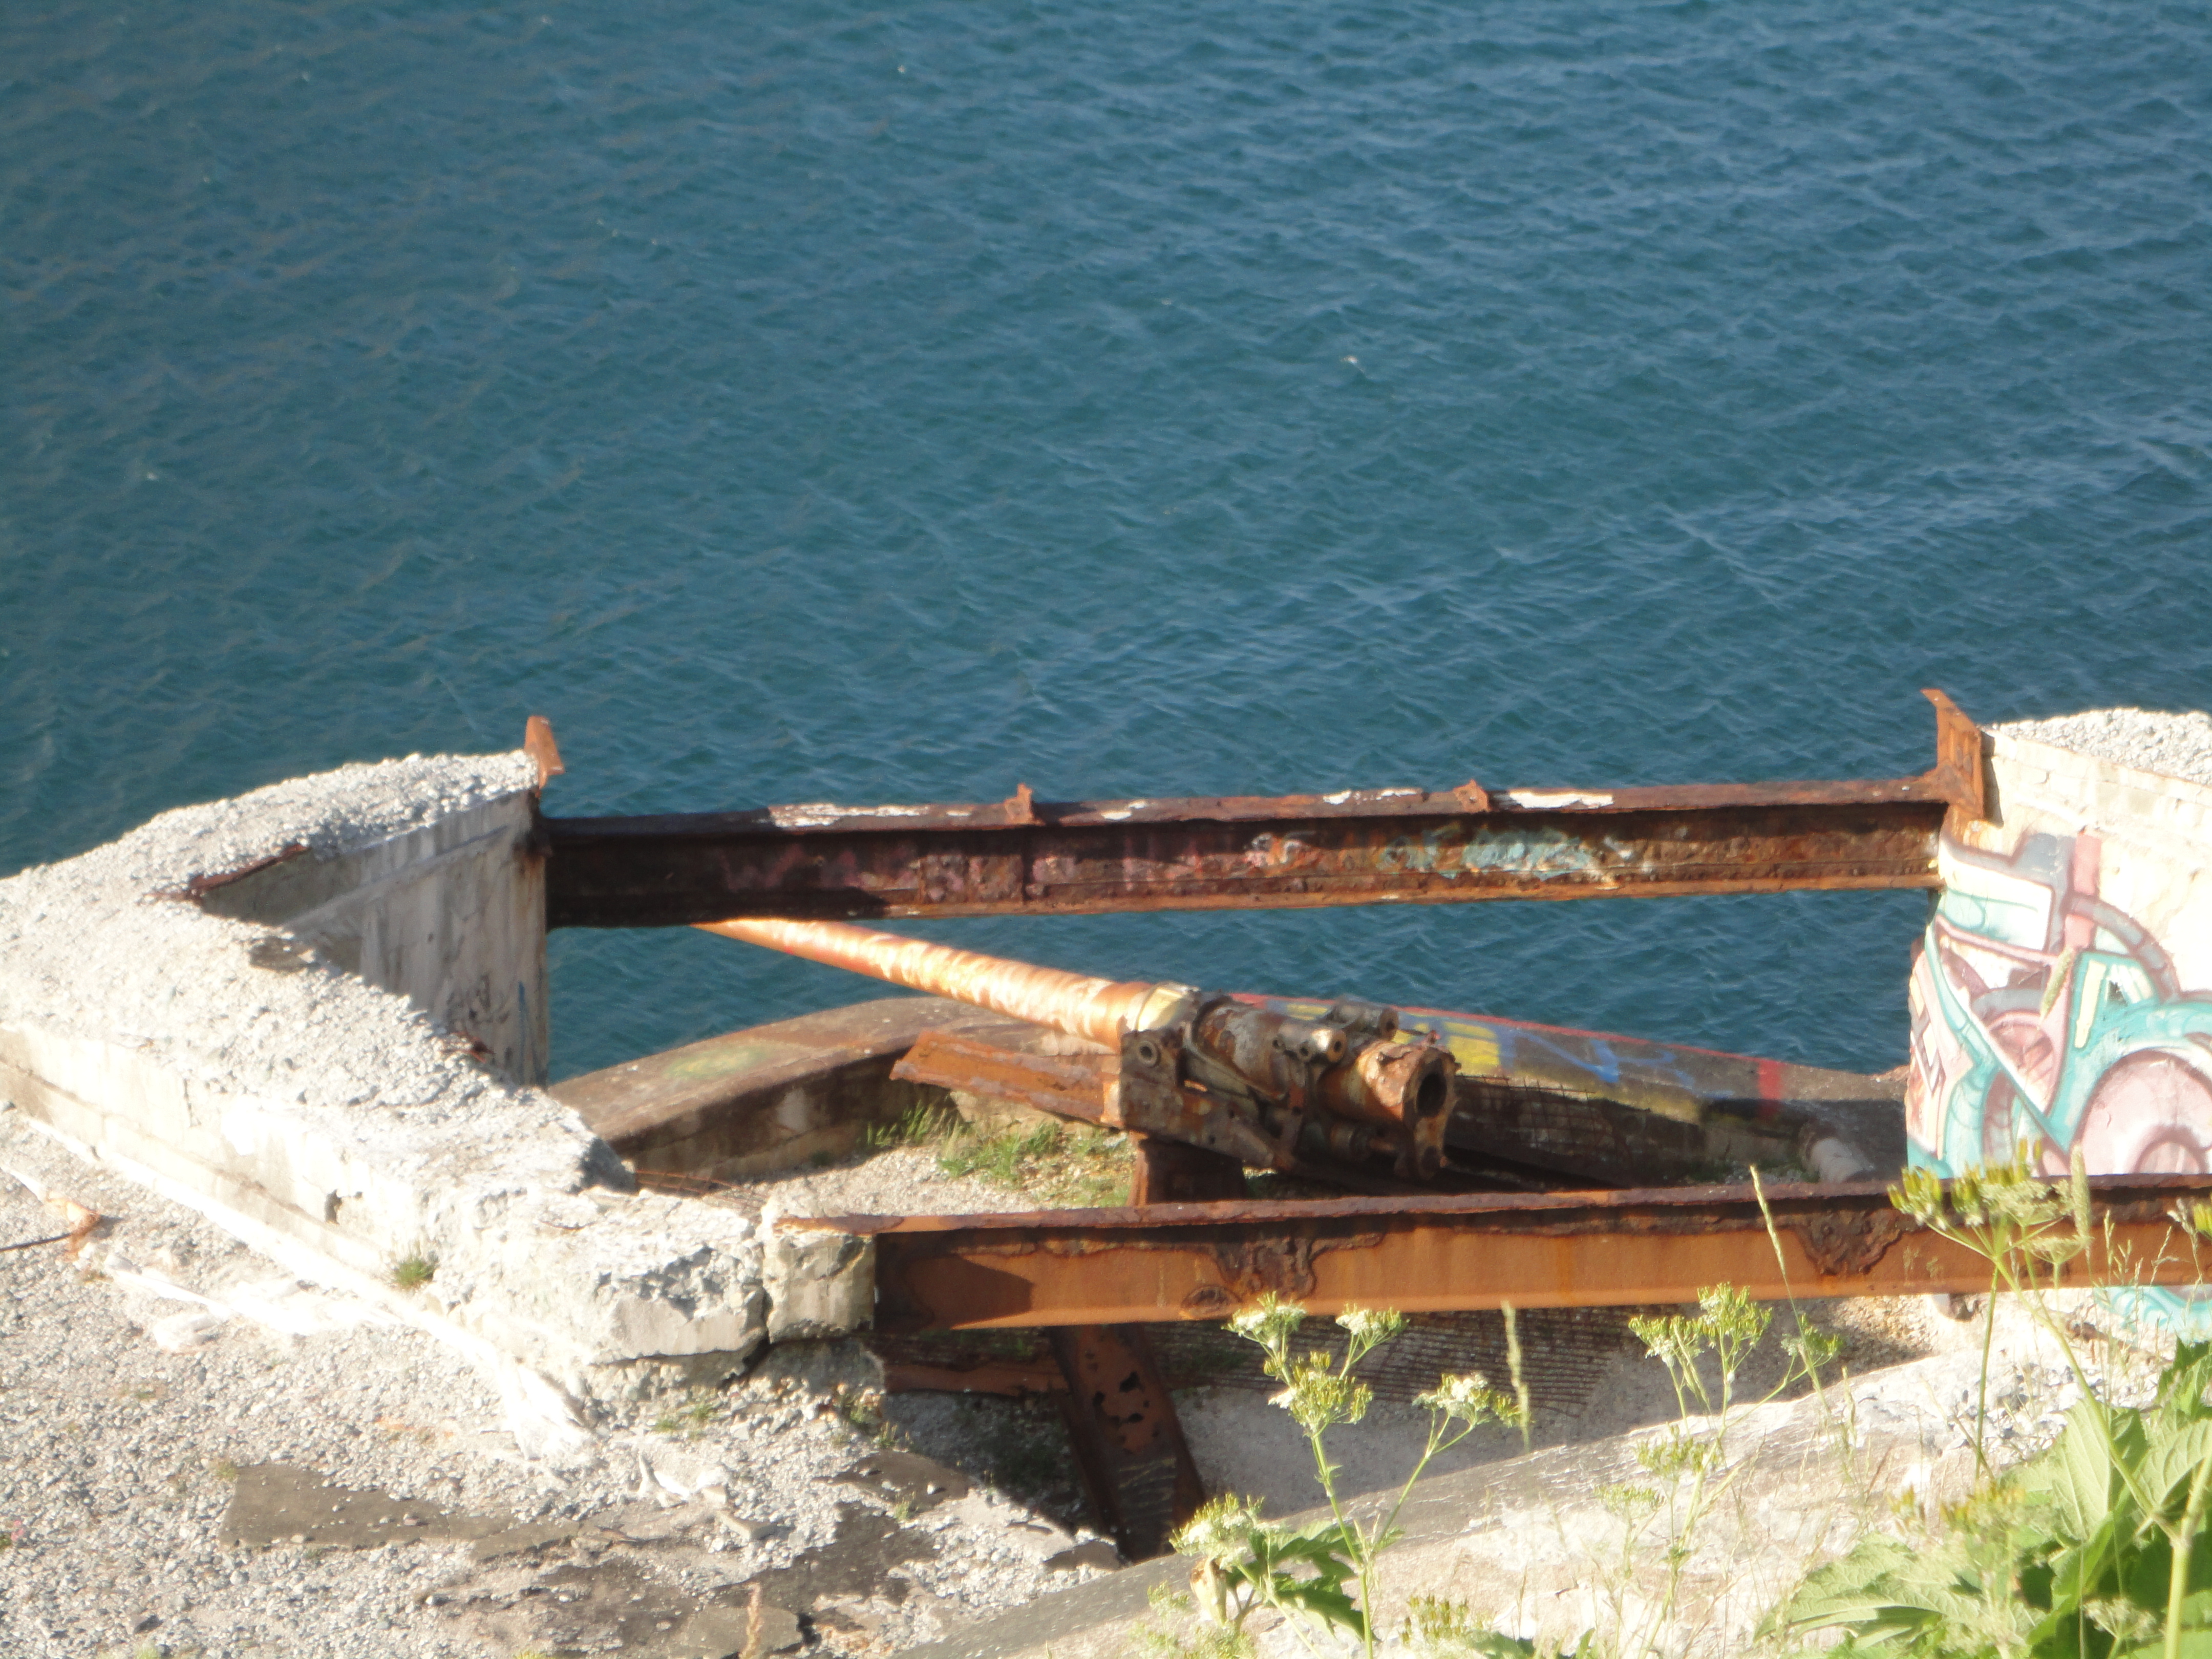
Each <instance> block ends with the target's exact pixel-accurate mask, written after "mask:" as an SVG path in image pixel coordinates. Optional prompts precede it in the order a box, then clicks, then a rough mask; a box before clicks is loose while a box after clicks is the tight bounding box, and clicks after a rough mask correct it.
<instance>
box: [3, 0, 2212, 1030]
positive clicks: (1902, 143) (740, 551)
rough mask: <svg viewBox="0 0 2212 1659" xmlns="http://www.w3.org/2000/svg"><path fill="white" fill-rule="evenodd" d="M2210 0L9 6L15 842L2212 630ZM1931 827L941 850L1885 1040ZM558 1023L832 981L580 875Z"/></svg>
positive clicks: (2093, 672) (618, 805)
mask: <svg viewBox="0 0 2212 1659" xmlns="http://www.w3.org/2000/svg"><path fill="white" fill-rule="evenodd" d="M2208 115H2212V13H2208V10H2207V9H2206V8H2205V7H2204V6H2202V5H2169V6H2160V5H2153V4H2142V3H2130V4H2124V5H2123V4H2097V3H2065V4H2037V3H2026V0H2003V3H1959V4H1948V3H1920V4H1914V3H1905V0H1883V3H1879V4H1877V3H1854V0H1763V3H1760V4H1758V5H1748V4H1742V5H1719V4H1702V3H1686V4H1656V3H1619V4H1593V3H1575V0H1562V3H1528V0H1513V3H1505V0H1491V3H1472V4H1464V5H1449V6H1432V5H1420V4H1378V3H1370V0H1347V3H1344V4H1340V5H1334V6H1327V7H1322V6H1313V5H1307V4H1267V3H1260V4H1255V3H1239V4H1234V5H1231V4H1188V3H1184V4H1174V5H1170V4H1164V3H1157V0H1126V3H1122V4H1119V5H1115V6H1097V5H1072V4H1054V3H1030V4H1018V3H998V4H985V3H969V0H963V3H959V4H921V5H915V6H908V7H899V8H891V9H877V8H871V7H862V6H860V5H856V4H836V5H809V4H778V5H773V6H770V5H759V4H750V5H748V4H739V5H728V4H713V5H710V4H704V3H696V0H638V3H624V4H622V5H613V4H601V5H583V4H573V3H556V0H532V3H530V4H527V5H522V6H508V7H500V8H481V7H475V6H463V5H430V4H423V3H396V4H381V5H366V4H359V5H356V4H329V3H322V0H300V3H289V4H282V5H280V4H276V3H254V0H202V3H196V4H194V5H191V6H180V5H153V4H146V3H109V4H100V5H81V6H67V7H63V6H36V5H9V6H6V7H0V872H4V871H7V870H12V869H14V868H15V867H18V866H21V865H23V864H25V863H28V862H33V861H40V860H51V859H54V858H58V857H63V856H65V855H68V854H72V853H75V852H77V851H80V850H82V849H83V848H86V847H88V846H90V845H93V844H94V843H96V842H100V841H101V840H104V839H106V838H108V837H110V836H114V835H116V834H118V833H120V832H121V831H123V830H124V829H127V828H129V827H130V826H131V825H132V824H133V823H137V822H139V821H141V820H143V818H145V817H148V816H149V815H150V814H152V813H153V812H155V811H159V810H161V809H162V808H164V807H167V806H170V805H178V804H180V803H182V802H185V801H190V800H196V799H207V798H210V797H214V796H219V795H223V794H228V793H235V792H238V791H241V790H245V789H247V788H251V787H254V786H255V785H258V784H261V783H264V782H267V781H270V780H273V779H276V778H279V777H283V776H287V775H294V774H298V773H302V772H307V771H311V770H314V769H322V768H326V767H330V766H332V765H335V764H337V763H341V762H343V761H347V760H352V759H364V758H374V757H383V756H388V755H399V754H405V753H408V752H410V751H414V750H491V749H500V748H507V747H511V746H513V745H514V744H516V743H517V742H518V741H519V740H520V735H521V732H522V726H523V722H524V720H525V717H526V715H528V714H532V713H533V712H538V713H544V714H548V715H550V717H551V718H552V720H553V721H554V723H555V726H556V731H557V732H558V733H559V736H560V740H561V744H562V750H563V751H564V753H565V755H566V757H567V759H568V774H567V775H566V776H564V777H562V778H561V779H559V780H558V781H556V783H555V784H554V785H553V787H552V788H551V789H550V792H549V793H548V795H547V798H546V805H547V809H548V810H549V811H553V812H556V813H598V812H635V811H678V810H705V809H714V808H731V807H743V806H751V805H763V804H767V803H770V802H781V801H793V800H823V799H836V800H843V801H850V802H877V801H901V800H917V799H951V800H961V799H983V800H991V799H1000V798H1001V797H1003V796H1005V795H1006V794H1008V793H1011V792H1012V789H1013V788H1014V787H1015V786H1016V785H1017V784H1018V783H1024V782H1026V783H1028V784H1030V786H1031V787H1033V788H1034V789H1035V790H1036V793H1037V794H1038V795H1039V796H1041V797H1043V798H1046V799H1067V798H1074V797H1106V796H1117V795H1147V796H1158V795H1165V794H1175V793H1226V792H1238V793H1254V792H1275V791H1290V790H1305V789H1331V788H1338V787H1346V786H1352V785H1364V786H1383V785H1399V784H1420V785H1426V786H1431V787H1448V786H1450V785H1454V784H1456V783H1459V782H1461V781H1464V780H1466V779H1468V778H1469V777H1474V778H1478V779H1480V780H1481V781H1483V782H1484V783H1486V784H1488V785H1491V786H1493V787H1496V786H1510V785H1515V784H1530V785H1553V786H1559V785H1568V786H1586V787H1587V786H1602V785H1607V784H1631V783H1650V782H1664V781H1735V780H1754V779H1762V778H1774V777H1850V776H1869V775H1872V776H1882V775H1896V774H1901V773H1906V772H1913V771H1917V770H1920V769H1923V768H1925V767H1926V766H1927V765H1929V763H1930V762H1931V760H1932V731H1933V723H1932V718H1931V716H1930V714H1929V711H1928V709H1927V708H1926V706H1925V705H1924V704H1923V702H1921V701H1920V699H1919V697H1918V696H1917V689H1918V688H1919V687H1921V686H1923V685H1931V684H1933V685H1941V686H1943V687H1945V688H1947V689H1948V690H1950V691H1951V692H1952V693H1953V694H1954V696H1957V697H1958V698H1959V700H1960V702H1961V703H1962V704H1963V705H1964V706H1965V708H1966V709H1967V710H1968V711H1969V712H1970V713H1971V714H1974V715H1975V716H1977V717H1978V718H1980V719H1982V720H1999V719H2003V718H2008V717H2014V716H2020V715H2029V714H2047V713H2052V712H2057V711H2063V710H2069V709H2075V708H2084V707H2093V706H2099V705H2103V704H2111V703H2141V704H2147V705H2151V706H2164V707H2203V706H2204V704H2205V703H2206V702H2208V701H2212V689H2208V684H2207V677H2206V668H2207V665H2208V659H2212V630H2208V627H2207V623H2208V620H2212V617H2209V616H2208V606H2207V604H2206V598H2205V590H2206V577H2207V572H2208V554H2212V543H2208V537H2207V530H2208V522H2209V521H2208V505H2212V450H2208V441H2212V315H2208V304H2212V229H2209V228H2208V215H2209V214H2212V125H2208ZM1924 910H1925V907H1924V902H1923V899H1922V898H1921V897H1920V896H1917V895H1913V894H1882V895H1853V894H1837V895H1793V896H1779V897H1747V898H1729V899H1702V900H1662V901H1644V902H1637V903H1603V902H1592V903H1583V904H1489V905H1472V906H1454V907H1439V908H1430V907H1418V908H1387V907H1385V908H1367V909H1358V910H1339V911H1327V912H1319V913H1307V914H1287V913H1278V914H1268V913H1254V914H1248V915H1213V916H1204V915H1199V916H1193V915H1164V916H1141V917H1109V918H1097V919H1087V920H1060V921H1012V920H1009V921H996V922H987V923H985V922H967V923H942V924H935V925H932V926H930V927H926V928H923V929H922V930H921V931H924V932H927V933H931V934H932V935H933V936H935V937H939V938H943V939H948V940H951V941H952V942H956V943H961V944H968V945H977V946H980V947H981V948H985V949H990V950H995V951H1002V952H1006V953H1010V954H1015V955H1019V956H1023V957H1029V958H1031V959H1034V960H1039V961H1044V962H1048V963H1054V964H1056V965H1060V966H1063V967H1068V968H1074V969H1085V970H1089V971H1094V972H1099V973H1104V974H1108V975H1114V976H1116V977H1121V976H1139V975H1144V976H1158V977H1169V978H1176V979H1180V980H1185V981H1194V982H1197V983H1200V984H1203V985H1206V986H1210V987H1222V988H1233V989H1254V990H1267V991H1275V992H1283V993H1291V994H1340V993H1341V994H1357V995H1361V996H1366V997H1371V998H1376V999H1384V1000H1398V1001H1406V1002H1414V1003H1424V1004H1429V1005H1443V1006H1453V1007H1462V1008H1475V1009H1488V1010H1492V1011H1494V1012H1500V1013H1504V1014H1510V1015H1514V1016H1518V1017H1521V1018H1531V1019H1538V1020H1546V1021H1553V1022H1559V1023H1565V1024H1578V1025H1592V1026H1598V1027H1603V1028H1611V1029H1617V1030H1627V1031H1631V1032H1635V1033H1638V1034H1642V1035H1645V1036H1659V1037H1669V1038H1674V1039H1679V1040H1683V1041H1688V1042H1703V1043H1708V1044H1712V1045H1716V1046H1721V1047H1729V1048H1746V1049H1752V1050H1756V1051H1760V1052H1765V1053H1768V1054H1776V1055H1779V1056H1783V1057H1786V1058H1790V1059H1797V1060H1810V1061H1814V1062H1819V1063H1826V1064H1832V1065H1843V1066H1860V1067H1866V1068H1875V1067H1881V1066H1888V1065H1891V1064H1893V1063H1895V1062H1896V1061H1898V1060H1899V1059H1901V1058H1902V1057H1903V1054H1904V1052H1905V1017H1904V989H1903V987H1904V982H1905V961H1906V955H1907V952H1908V951H1909V950H1910V948H1911V942H1912V939H1914V937H1915V936H1916V933H1917V930H1918V928H1919V927H1920V925H1921V923H1922V921H1923V916H1924ZM552 957H553V964H554V968H553V972H554V1022H555V1069H556V1073H573V1072H575V1071H578V1070H581V1069H585V1068H588V1067H592V1066H600V1065H605V1064H608V1063H611V1062H612V1061H614V1060H618V1059H621V1058H623V1057H626V1056H629V1055H631V1054H637V1053H641V1052H643V1051H647V1050H649V1049H653V1048H659V1047H663V1046H666V1045H669V1044H672V1043H675V1042H682V1041H686V1040H689V1039H691V1038H694V1037H696V1036H703V1035H707V1034H709V1033H711V1032H714V1031H717V1030H728V1029H731V1028H734V1027H737V1026H741V1025H744V1024H750V1023H754V1022H757V1021H760V1020H763V1019H768V1018H776V1017H780V1016H781V1015H785V1014H788V1013H793V1012H800V1011H803V1010H805V1009H807V1008H810V1007H817V1006H825V1005H828V1004H830V1003H833V1002H836V1001H839V1000H847V999H849V998H852V997H854V996H858V995H866V994H873V993H872V989H871V987H868V986H867V985H866V984H864V983H862V982H860V981H852V980H849V979H847V978H845V977H842V976H840V975H836V974H835V973H833V972H831V971H829V970H827V969H817V968H813V967H811V966H807V965H804V964H797V963H789V962H786V961H784V960H781V959H780V958H775V957H768V956H765V955H763V954H762V953H760V952H757V951H752V950H750V949H749V948H747V947H744V946H739V945H732V944H729V943H726V942H723V941H720V940H716V939H708V938H707V937H705V936H702V935H698V934H696V933H690V932H689V931H688V930H674V931H671V932H665V933H561V934H557V935H556V937H555V939H554V940H553V947H552Z"/></svg>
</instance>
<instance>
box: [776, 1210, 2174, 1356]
mask: <svg viewBox="0 0 2212 1659" xmlns="http://www.w3.org/2000/svg"><path fill="white" fill-rule="evenodd" d="M2090 1188H2091V1193H2092V1195H2093V1206H2094V1209H2095V1211H2096V1212H2097V1214H2098V1215H2099V1216H2100V1218H2107V1219H2109V1221H2110V1224H2111V1225H2110V1231H2109V1237H2110V1241H2111V1243H2110V1246H2109V1248H2108V1247H2107V1246H2106V1244H2105V1243H2098V1244H2097V1245H2095V1246H2094V1247H2093V1249H2092V1250H2091V1251H2090V1252H2089V1254H2088V1255H2087V1257H2086V1258H2085V1259H2084V1260H2082V1261H2077V1262H2076V1263H2075V1265H2074V1267H2073V1268H2072V1269H2070V1270H2069V1277H2070V1279H2071V1280H2072V1282H2075V1283H2077V1284H2082V1283H2089V1282H2100V1283H2137V1284H2145V1285H2151V1284H2185V1283H2193V1282H2196V1281H2197V1280H2198V1279H2200V1278H2201V1277H2202V1275H2203V1267H2200V1265H2199V1263H2198V1260H2197V1256H2196V1255H2194V1254H2193V1253H2192V1252H2191V1248H2190V1242H2189V1239H2190V1236H2189V1235H2188V1234H2187V1233H2186V1232H2185V1231H2182V1230H2181V1229H2179V1228H2178V1227H2177V1226H2176V1225H2174V1224H2173V1223H2172V1220H2171V1219H2170V1218H2169V1212H2172V1210H2173V1209H2174V1207H2175V1206H2176V1205H2177V1204H2179V1203H2182V1202H2183V1201H2185V1200H2197V1199H2200V1198H2203V1197H2205V1196H2206V1195H2207V1194H2208V1187H2207V1183H2206V1182H2205V1181H2204V1179H2203V1177H2202V1176H2095V1177H2093V1178H2092V1179H2091V1181H2090ZM1767 1199H1768V1203H1769V1206H1770V1207H1771V1210H1772V1212H1773V1215H1774V1219H1775V1223H1776V1227H1777V1235H1776V1236H1777V1237H1778V1238H1779V1240H1780V1243H1781V1255H1782V1261H1781V1263H1779V1264H1778V1261H1777V1259H1776V1253H1775V1249H1774V1245H1773V1243H1771V1240H1770V1238H1769V1237H1768V1234H1767V1230H1766V1225H1765V1221H1764V1219H1763V1218H1761V1216H1760V1213H1759V1206H1758V1203H1757V1202H1756V1200H1755V1199H1754V1197H1753V1193H1752V1189H1751V1188H1748V1187H1703V1188H1662V1189H1646V1190H1643V1191H1631V1192H1605V1193H1556V1194H1555V1193H1513V1194H1479V1195H1471V1196H1452V1197H1432V1198H1431V1197H1422V1198H1382V1199H1377V1198H1348V1199H1339V1200H1320V1201H1304V1202H1273V1203H1256V1202H1246V1203H1241V1204H1236V1203H1217V1204H1171V1205H1159V1206H1153V1207H1151V1208H1149V1209H1146V1210H1142V1211H1139V1210H1135V1209H1121V1210H1062V1211H1048V1212H1038V1213H1033V1214H1020V1215H978V1216H908V1217H903V1218H902V1217H887V1216H835V1217H819V1218H809V1219H799V1218H787V1219H786V1220H785V1221H784V1222H783V1223H782V1224H781V1225H784V1226H786V1227H805V1228H817V1229H823V1230H828V1231H842V1232H848V1233H853V1234H856V1235H861V1236H866V1237H872V1239H873V1240H874V1242H875V1250H876V1323H877V1328H878V1329H879V1330H883V1331H885V1332H888V1333H891V1334H904V1333H909V1332H915V1331H924V1330H987V1329H992V1328H1042V1327H1056V1326H1062V1325H1121V1324H1140V1323H1146V1322H1165V1321H1171V1320H1182V1319H1220V1318H1224V1317H1226V1316H1228V1315H1230V1314H1231V1313H1233V1312H1234V1311H1236V1310H1237V1309H1238V1308H1240V1307H1243V1306H1244V1305H1246V1304H1249V1303H1250V1302H1251V1301H1252V1300H1253V1299H1254V1298H1255V1297H1258V1296H1260V1295H1261V1293H1262V1292H1264V1291H1273V1292H1274V1293H1276V1294H1277V1295H1279V1296H1285V1297H1295V1298H1297V1300H1298V1301H1300V1302H1302V1303H1304V1304H1305V1305H1306V1307H1307V1308H1308V1309H1309V1310H1311V1311H1313V1312H1316V1313H1322V1314H1328V1313H1336V1312H1340V1311H1341V1310H1344V1309H1346V1308H1348V1307H1370V1308H1371V1307H1390V1308H1395V1309H1397V1310H1400V1311H1401V1312H1404V1313H1443V1312H1454V1311H1462V1310H1475V1309H1486V1308H1495V1307H1497V1306H1498V1305H1499V1304H1501V1303H1505V1302H1510V1303H1512V1304H1514V1305H1515V1306H1516V1307H1521V1308H1565V1307H1606V1306H1623V1305H1634V1304H1650V1303H1674V1302H1683V1301H1687V1300H1690V1299H1692V1298H1693V1297H1695V1296H1696V1295H1697V1294H1698V1292H1699V1291H1700V1290H1702V1289H1705V1287H1707V1286H1710V1285H1738V1286H1741V1288H1742V1289H1744V1290H1745V1291H1747V1292H1749V1293H1750V1294H1751V1295H1752V1296H1753V1297H1758V1298H1759V1299H1762V1300H1773V1299H1778V1298H1779V1297H1783V1296H1784V1295H1796V1296H1799V1297H1832V1296H1903V1295H1909V1294H1914V1293H1917V1292H1921V1291H1979V1290H1986V1289H1987V1288H1988V1287H1989V1283H1990V1269H1989V1265H1988V1263H1986V1262H1985V1261H1983V1260H1982V1259H1981V1258H1980V1257H1979V1256H1977V1255H1973V1254H1972V1252H1971V1251H1968V1250H1966V1249H1963V1248H1962V1247H1960V1246H1959V1245H1956V1244H1953V1243H1948V1241H1946V1240H1944V1239H1943V1238H1942V1237H1939V1236H1937V1235H1936V1234H1933V1233H1930V1232H1927V1231H1923V1230H1922V1229H1921V1228H1920V1227H1919V1226H1918V1225H1917V1224H1916V1223H1915V1222H1914V1221H1912V1220H1911V1218H1909V1217H1907V1216H1905V1215H1903V1214H1901V1213H1900V1212H1898V1211H1897V1210H1896V1209H1895V1208H1894V1207H1893V1206H1892V1205H1891V1204H1890V1202H1889V1199H1888V1195H1887V1189H1886V1188H1884V1187H1882V1186H1881V1184H1879V1183H1876V1182H1863V1183H1852V1184H1848V1185H1829V1186H1809V1185H1802V1184H1790V1185H1776V1186H1772V1187H1770V1188H1767ZM1785 1265H1786V1268H1787V1277H1786V1280H1785V1277H1784V1266H1785ZM2206 1265H2212V1257H2208V1261H2207V1264H2206Z"/></svg>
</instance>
